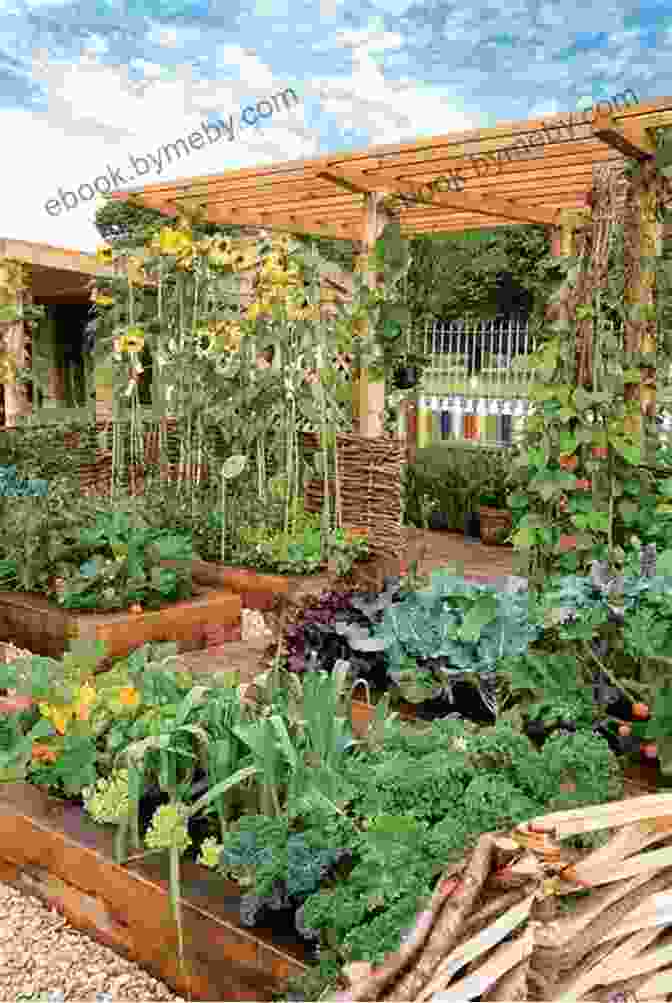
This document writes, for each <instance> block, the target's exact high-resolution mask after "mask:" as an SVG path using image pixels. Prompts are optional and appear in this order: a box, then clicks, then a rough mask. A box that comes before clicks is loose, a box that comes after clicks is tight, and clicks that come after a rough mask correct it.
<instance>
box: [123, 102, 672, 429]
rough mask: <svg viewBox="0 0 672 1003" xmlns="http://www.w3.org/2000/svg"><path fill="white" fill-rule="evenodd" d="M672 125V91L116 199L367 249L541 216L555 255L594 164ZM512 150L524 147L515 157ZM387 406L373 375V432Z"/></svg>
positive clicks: (635, 151) (622, 154)
mask: <svg viewBox="0 0 672 1003" xmlns="http://www.w3.org/2000/svg"><path fill="white" fill-rule="evenodd" d="M665 126H672V97H667V98H659V99H656V100H655V101H649V102H646V103H640V104H634V105H630V106H625V107H622V108H619V109H618V110H615V111H614V110H612V111H599V110H598V111H596V112H595V114H591V113H579V114H576V115H572V114H570V115H567V114H560V115H550V116H548V117H546V118H544V119H534V120H530V121H522V122H504V123H500V124H499V125H496V126H494V127H492V128H489V129H479V130H474V131H471V132H461V133H450V134H447V135H444V136H434V137H432V138H430V139H421V140H418V141H417V142H415V143H405V144H398V145H392V146H381V147H371V148H369V149H366V150H361V151H358V152H355V153H341V154H338V153H336V154H331V155H329V156H326V157H318V158H315V159H312V160H299V161H289V162H286V163H281V164H273V165H271V166H268V167H252V168H242V169H238V170H229V171H225V172H223V173H221V174H217V175H208V176H205V177H196V178H189V179H184V180H178V181H173V182H161V183H158V184H152V185H144V186H143V187H142V188H138V189H128V190H126V191H123V192H115V193H113V195H112V197H113V198H117V199H120V200H126V199H129V198H130V199H131V200H133V199H135V200H137V202H138V203H139V204H141V205H143V206H146V207H149V208H153V209H158V210H159V211H160V212H162V213H164V214H165V215H167V216H172V217H174V216H177V215H179V214H180V212H181V211H185V210H192V211H193V210H200V211H201V212H202V213H203V218H205V219H207V221H208V222H212V223H221V224H234V225H236V224H237V225H241V226H259V227H264V228H268V229H274V230H285V231H289V232H294V233H303V234H309V235H314V236H326V237H331V238H340V239H344V240H352V241H358V242H361V250H362V251H363V252H366V251H367V250H368V249H369V248H370V247H371V246H372V245H373V244H374V243H375V241H376V239H377V238H378V237H379V236H380V234H381V232H382V230H383V228H384V226H385V225H386V223H388V222H389V221H390V220H391V219H397V220H398V221H399V223H400V226H401V231H402V233H403V234H405V235H407V236H410V235H413V234H419V233H432V232H434V233H440V232H460V231H464V230H471V229H481V228H491V227H494V226H511V225H522V224H530V223H532V224H541V225H543V226H547V227H549V228H550V230H551V235H552V248H553V253H555V254H568V253H571V250H572V245H573V239H572V234H573V232H574V230H575V229H576V227H577V226H579V225H580V224H581V223H582V222H583V221H585V220H587V219H589V218H590V209H589V207H588V206H587V201H586V195H587V193H588V192H589V191H590V189H591V187H592V181H593V171H594V169H595V168H596V167H604V166H606V165H611V166H613V167H614V168H619V167H623V166H624V165H625V163H626V160H627V159H629V158H634V159H636V160H638V161H650V160H652V158H653V156H654V155H655V152H656V146H655V140H654V134H653V133H652V132H651V130H655V129H657V128H662V127H665ZM512 147H515V150H516V152H515V154H513V153H506V151H510V150H511V148H512ZM483 165H485V170H484V169H483ZM449 172H451V173H454V172H456V173H457V175H458V176H459V177H460V178H462V180H463V187H462V190H458V191H453V190H449V191H446V190H445V188H446V187H447V186H446V185H445V184H444V185H443V190H441V191H437V190H431V191H430V190H429V189H428V188H427V186H428V185H429V184H430V183H431V182H433V181H436V179H438V178H441V177H446V176H447V175H449ZM369 281H370V282H372V283H373V282H375V276H374V275H372V274H370V275H369ZM383 407H384V387H383V386H382V385H381V384H371V383H369V382H368V379H367V376H366V373H364V374H362V378H361V379H360V381H359V415H360V430H361V432H362V434H364V435H367V436H371V437H376V436H379V435H380V434H381V431H382V412H383Z"/></svg>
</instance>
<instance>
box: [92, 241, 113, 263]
mask: <svg viewBox="0 0 672 1003" xmlns="http://www.w3.org/2000/svg"><path fill="white" fill-rule="evenodd" d="M112 254H113V251H112V248H111V247H110V246H109V244H101V245H100V247H99V248H97V249H96V261H97V262H98V263H99V264H101V265H106V264H110V263H111V261H112Z"/></svg>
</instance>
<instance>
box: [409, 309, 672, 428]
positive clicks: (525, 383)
mask: <svg viewBox="0 0 672 1003" xmlns="http://www.w3.org/2000/svg"><path fill="white" fill-rule="evenodd" d="M423 333H424V352H425V354H426V355H427V356H429V359H430V362H429V365H428V366H427V368H426V369H425V373H424V377H423V382H422V386H421V387H420V388H419V401H418V403H419V405H420V408H421V409H424V410H429V411H431V412H433V413H434V414H435V415H440V414H445V413H446V412H451V413H452V414H455V415H456V416H457V421H456V423H453V424H454V425H455V424H456V425H457V427H458V429H459V427H460V423H461V422H462V420H463V417H464V416H465V415H470V414H471V415H477V416H479V417H482V418H484V417H486V416H488V415H500V416H503V417H504V419H505V421H504V428H505V429H506V431H504V432H502V431H501V430H498V432H497V434H496V436H495V442H496V441H501V444H510V443H511V441H512V440H513V441H515V440H516V439H519V438H520V435H521V434H522V430H523V427H524V421H525V417H526V416H527V414H529V413H530V412H531V409H532V407H531V404H530V402H529V399H528V387H529V384H530V383H531V382H532V380H533V378H534V370H533V369H532V367H525V366H523V367H522V368H516V369H513V367H512V365H511V364H512V362H513V360H514V359H516V358H521V357H522V358H524V357H526V356H529V355H531V354H532V352H534V351H535V349H536V339H535V338H534V335H533V333H532V332H531V331H530V329H529V325H528V322H527V318H525V317H515V316H514V317H496V318H493V319H491V320H471V319H465V318H462V319H460V320H452V321H434V322H429V323H427V324H426V325H425V329H424V332H423ZM658 400H659V409H658V425H659V429H660V432H661V438H662V439H663V440H664V441H665V440H667V439H668V438H669V437H670V433H671V432H672V365H671V366H670V368H669V371H668V373H661V372H660V371H659V373H658ZM507 415H510V416H511V418H512V419H513V427H512V428H511V429H510V430H509V425H510V421H509V419H507V418H506V417H505V416H507ZM435 424H436V427H435V428H434V430H433V432H432V433H430V436H429V438H430V439H431V440H432V441H434V440H436V438H437V436H438V437H439V438H447V437H448V436H446V435H445V434H442V433H441V432H440V431H439V420H438V418H437V422H436V423H435ZM450 437H451V438H452V437H455V432H453V433H452V434H451V435H450ZM456 437H457V438H461V437H462V435H461V433H460V432H459V431H458V432H457V435H456ZM479 438H481V436H480V435H479ZM484 441H485V440H484Z"/></svg>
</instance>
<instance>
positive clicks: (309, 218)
mask: <svg viewBox="0 0 672 1003" xmlns="http://www.w3.org/2000/svg"><path fill="white" fill-rule="evenodd" d="M630 93H632V92H630ZM626 96H627V95H626V94H625V93H624V95H621V97H622V98H625V97H626ZM606 120H608V126H606V127H605V121H606ZM568 122H569V123H570V124H571V126H572V129H573V132H574V135H573V136H572V135H571V130H569V131H568V127H567V123H568ZM671 124H672V98H671V97H666V98H659V99H657V100H654V101H648V102H643V103H641V104H636V105H632V106H630V107H621V108H619V109H618V110H617V111H615V112H614V113H613V114H611V113H610V114H607V115H606V117H605V113H600V112H597V113H596V114H595V115H594V116H591V115H586V114H581V115H576V116H574V117H572V113H569V114H565V113H563V114H560V115H549V116H548V117H546V118H544V119H534V120H530V121H522V122H515V121H512V122H502V123H499V124H498V125H496V126H494V127H492V128H488V129H477V130H471V131H467V132H461V133H453V134H448V135H442V136H434V137H431V138H423V139H419V140H416V141H415V142H412V143H403V144H396V145H395V144H388V145H386V146H379V147H371V148H369V149H367V150H360V151H356V152H354V153H353V152H347V153H335V154H330V155H328V156H325V157H319V158H315V159H313V160H305V161H303V160H294V161H288V162H286V163H281V164H271V165H267V166H261V167H246V168H240V169H237V170H229V171H225V172H223V173H221V174H217V175H209V176H205V177H195V178H191V179H182V180H179V181H174V182H165V181H162V182H160V183H158V184H151V185H144V186H143V187H142V188H138V189H133V190H130V189H129V190H128V191H125V192H115V193H114V197H115V198H119V199H125V198H128V197H129V195H131V194H132V195H136V196H137V198H138V201H139V202H140V203H141V204H143V205H146V206H151V207H153V208H157V209H160V210H161V211H163V212H165V213H166V214H167V215H174V214H175V213H176V212H177V211H178V209H179V208H181V207H184V206H185V205H187V204H198V205H201V206H202V207H203V208H204V210H205V216H206V218H207V219H209V220H211V221H213V222H222V223H237V222H239V223H240V224H241V225H252V226H263V227H267V228H273V227H275V228H278V229H286V230H291V229H294V230H295V231H296V232H304V233H306V232H311V233H315V234H316V235H317V234H326V235H328V236H331V237H342V238H344V239H350V240H358V239H361V234H362V219H363V213H364V206H365V198H364V195H363V194H358V193H354V194H353V193H348V192H346V191H345V190H344V188H343V187H342V186H341V185H340V184H337V183H336V178H337V176H340V177H341V179H342V177H343V176H344V175H352V174H354V175H355V176H356V177H357V178H359V180H360V185H359V187H360V189H363V190H365V191H368V192H372V191H374V190H378V191H380V190H385V191H390V190H392V191H394V190H396V191H399V190H400V189H402V188H403V189H404V190H405V191H407V192H409V191H410V192H411V193H412V192H413V189H414V186H418V187H420V186H422V185H423V184H424V185H426V184H427V183H428V182H430V181H432V180H434V179H436V178H438V177H441V176H442V175H444V174H446V173H447V172H448V171H449V170H455V171H456V172H457V173H460V174H461V175H462V176H463V177H464V179H465V185H464V190H463V191H462V192H455V193H453V192H445V191H444V192H442V193H441V194H440V196H439V194H438V193H437V194H436V195H435V197H434V200H433V203H432V205H431V206H422V205H417V204H416V205H414V206H412V205H410V204H407V205H401V206H400V207H399V208H398V210H397V211H396V214H397V218H398V219H399V222H400V225H401V229H402V232H404V233H405V234H407V235H410V234H412V233H421V232H436V231H446V232H451V231H452V232H455V231H461V230H464V229H481V228H483V227H492V226H500V225H505V224H517V223H527V222H538V223H543V224H545V225H554V223H555V221H556V219H557V213H558V211H559V210H562V209H571V208H575V209H581V208H583V207H584V206H585V196H586V192H587V191H588V189H589V188H590V186H591V180H592V170H593V168H594V167H595V166H597V165H602V164H607V163H612V164H614V165H619V164H624V162H625V156H624V152H623V149H617V148H614V140H613V136H614V135H617V136H620V137H621V140H622V139H623V137H625V138H626V140H628V141H629V142H630V145H629V146H628V147H627V149H628V150H629V151H630V152H631V153H632V151H633V149H635V148H636V149H637V150H639V156H640V157H641V156H642V155H643V152H644V153H646V152H647V151H646V150H644V151H643V147H646V146H647V145H648V148H649V149H650V148H651V144H652V137H651V136H650V135H647V134H646V133H645V132H644V130H645V129H651V128H657V127H660V126H665V125H671ZM605 128H606V132H605ZM596 129H597V132H596ZM609 130H611V131H609ZM607 132H608V135H607ZM549 136H550V138H549ZM524 138H527V139H529V140H531V141H532V143H533V146H532V148H531V149H530V150H529V151H527V152H525V151H523V152H521V154H520V155H519V156H518V157H516V159H504V158H501V159H499V160H498V162H497V164H496V165H495V164H494V163H493V166H492V171H491V173H490V174H489V175H488V176H483V174H484V171H483V167H482V163H481V167H480V168H479V166H478V164H477V163H475V161H474V159H473V158H474V157H479V156H483V155H484V154H488V153H490V154H493V153H496V152H497V151H502V150H506V149H507V148H509V147H511V146H512V145H513V144H514V143H515V142H516V141H517V140H518V139H524ZM551 140H552V141H551ZM635 141H636V142H635ZM637 143H639V146H638V145H637ZM633 144H634V145H633ZM621 145H622V144H621ZM491 162H492V161H491ZM479 174H480V175H481V176H480V177H479ZM364 179H367V181H366V185H368V187H365V185H364ZM374 182H375V184H376V185H378V186H381V187H378V188H377V189H375V188H372V187H371V185H372V184H374ZM416 191H417V188H416Z"/></svg>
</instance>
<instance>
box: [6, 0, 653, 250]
mask: <svg viewBox="0 0 672 1003" xmlns="http://www.w3.org/2000/svg"><path fill="white" fill-rule="evenodd" d="M288 87H291V88H293V90H294V91H295V92H296V94H297V96H298V98H299V103H298V104H296V105H294V106H293V107H289V108H287V107H284V106H282V103H281V102H280V101H276V110H274V112H273V114H272V115H271V116H270V117H267V118H266V119H265V120H264V121H263V122H261V124H260V125H258V126H250V125H243V126H242V127H241V126H240V115H241V112H242V111H243V109H244V108H245V107H246V106H248V105H252V106H254V105H255V104H256V103H257V102H258V101H260V100H267V99H269V100H272V98H273V95H276V96H277V95H279V94H280V92H282V91H284V90H285V88H288ZM626 87H630V88H632V89H633V90H634V91H635V93H636V94H637V95H638V96H639V98H640V100H642V101H646V100H652V99H654V98H657V97H664V96H666V95H670V94H672V4H670V3H669V2H668V0H644V2H643V3H638V4H633V5H632V6H631V7H630V6H624V5H616V4H614V3H612V2H609V0H607V3H606V4H604V3H594V4H591V3H585V2H584V3H578V2H559V3H554V2H543V0H542V2H539V3H533V2H531V0H530V2H522V0H509V3H507V5H506V6H505V7H499V6H495V5H494V4H492V5H491V3H488V2H483V3H477V4H472V5H470V6H469V7H465V6H463V5H460V4H455V3H448V2H445V0H430V2H427V3H417V2H413V0H378V2H376V3H368V2H366V0H358V2H353V0H310V2H308V0H306V2H302V0H291V2H290V0H193V2H179V0H125V2H117V0H83V2H80V3H73V2H71V0H62V2H58V0H57V2H51V0H49V2H43V0H0V125H1V126H2V133H1V136H2V142H1V143H0V150H1V151H2V152H1V155H0V163H1V164H2V168H1V175H0V176H1V178H2V182H3V184H2V186H1V191H0V237H10V238H14V239H23V240H32V241H41V242H44V243H50V244H55V245H57V246H65V247H79V248H81V249H83V250H93V249H94V248H95V247H96V246H97V244H98V243H99V240H98V235H97V232H96V230H95V228H94V226H93V216H94V213H95V207H96V204H97V203H96V201H88V202H84V201H81V200H79V201H78V204H77V206H76V207H74V208H72V209H70V210H67V209H65V208H61V210H60V212H59V213H58V214H50V213H49V212H47V210H46V208H45V206H46V203H47V202H49V201H50V200H52V199H55V198H58V189H59V187H60V188H62V189H63V190H65V191H68V190H73V189H75V190H76V189H77V188H78V186H79V185H81V184H82V183H89V182H92V181H93V180H94V179H95V178H96V177H99V176H102V175H105V174H106V173H107V172H108V168H113V169H114V168H116V169H117V171H119V172H121V173H122V176H123V177H124V178H125V179H126V180H127V182H128V184H129V185H138V184H139V183H144V182H146V183H153V182H157V181H160V180H172V179H174V178H178V177H189V176H195V175H202V174H211V173H216V172H218V171H220V170H222V171H223V170H226V169H229V168H235V167H247V166H254V165H255V164H269V163H273V162H280V161H283V160H290V159H297V158H304V157H306V158H307V157H314V156H318V155H322V154H324V153H328V152H335V151H340V150H348V149H353V150H355V149H360V148H363V147H366V146H369V145H372V144H380V143H393V142H397V141H400V142H403V141H411V140H414V139H417V138H419V137H422V136H433V135H440V134H443V133H447V132H453V131H460V130H463V129H475V128H479V127H484V126H488V125H494V124H495V123H496V122H498V121H506V120H518V119H526V118H534V117H540V116H543V115H545V114H552V113H554V112H562V111H572V110H574V109H576V108H577V107H579V106H580V104H581V99H583V106H584V107H585V106H586V104H589V103H590V102H594V101H597V100H599V99H607V98H608V97H609V96H610V95H611V94H615V93H618V92H621V91H622V90H624V89H625V88H626ZM289 103H290V104H291V103H292V102H291V101H290V102H289ZM231 115H233V117H234V121H235V122H236V123H238V128H237V129H236V134H235V139H234V140H233V141H223V142H219V143H214V144H210V145H207V146H206V145H204V147H203V148H201V149H192V150H191V152H190V153H189V155H188V156H183V157H182V158H179V159H178V158H173V162H172V163H171V164H168V165H165V164H164V165H162V170H161V172H160V173H159V172H158V170H157V169H156V167H152V169H151V170H150V171H149V172H148V173H147V174H146V175H145V176H144V177H142V178H140V177H138V176H137V175H136V176H135V177H134V178H133V180H130V179H131V177H133V175H132V171H131V170H130V160H129V157H130V156H131V155H132V156H134V157H136V158H137V157H146V155H147V154H148V153H151V152H154V153H156V151H157V150H158V149H160V148H161V147H162V146H163V145H164V144H166V143H172V142H174V141H175V140H176V139H177V138H178V137H187V136H189V134H193V133H194V131H195V130H197V129H199V127H200V126H201V123H202V122H203V121H206V122H208V121H209V122H213V121H215V120H217V119H219V118H223V119H225V120H228V119H229V116H231ZM252 117H253V116H252V115H248V118H252ZM148 164H150V167H151V161H148ZM102 184H103V183H102V182H101V183H100V185H101V186H102ZM85 193H86V194H88V189H85Z"/></svg>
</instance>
